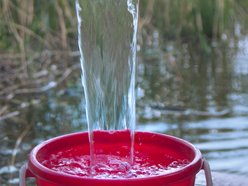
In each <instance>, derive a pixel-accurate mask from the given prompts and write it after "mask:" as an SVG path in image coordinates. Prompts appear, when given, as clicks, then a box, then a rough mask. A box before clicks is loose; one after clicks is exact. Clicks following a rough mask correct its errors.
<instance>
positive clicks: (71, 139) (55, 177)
mask: <svg viewBox="0 0 248 186" xmlns="http://www.w3.org/2000/svg"><path fill="white" fill-rule="evenodd" d="M98 132H99V136H100V137H101V138H102V139H103V140H102V141H101V143H102V144H104V145H105V146H106V147H107V148H105V149H104V151H113V149H115V147H116V146H120V144H121V145H123V144H125V139H126V135H128V134H127V133H125V132H123V133H122V132H119V133H116V134H114V135H113V133H109V132H103V131H98ZM79 146H83V147H84V149H83V150H82V148H80V149H81V150H80V152H79V151H77V150H74V151H70V156H74V155H75V154H77V155H78V154H79V153H85V154H89V142H88V133H87V132H81V133H73V134H68V135H63V136H59V137H56V138H53V139H50V140H48V141H45V142H43V143H41V144H39V145H37V146H36V147H35V148H34V149H33V150H32V151H31V153H30V156H29V161H28V164H26V165H24V166H23V167H22V169H21V171H20V186H25V185H26V183H25V179H26V178H27V177H34V178H35V179H36V183H37V186H71V185H75V186H83V185H87V186H112V185H113V186H116V185H118V186H151V185H152V186H193V185H194V182H195V176H196V174H197V173H198V172H199V171H200V170H201V169H204V171H205V175H206V182H207V186H211V185H212V180H211V174H210V170H209V166H208V164H207V162H206V161H205V160H204V159H203V158H202V155H201V152H200V151H199V150H198V149H197V148H195V147H194V146H193V145H192V144H190V143H189V142H187V141H185V140H182V139H179V138H176V137H173V136H169V135H164V134H157V133H149V132H135V142H134V149H135V150H137V151H144V152H146V153H147V154H149V157H151V158H154V159H156V160H158V161H164V160H163V158H164V156H166V157H171V158H174V159H181V160H187V161H188V163H187V164H186V165H185V166H183V167H180V168H179V169H177V170H175V171H172V172H169V173H166V174H161V175H151V176H145V177H136V178H135V177H130V178H125V179H123V178H114V179H113V178H105V179H102V178H92V177H90V176H89V177H85V176H78V175H72V174H68V173H64V172H61V171H56V170H53V169H51V168H49V167H47V166H45V165H44V163H43V162H44V160H46V159H48V158H50V157H51V156H52V154H53V153H54V152H63V151H66V150H67V149H68V148H70V149H79V148H78V147H79ZM107 153H109V152H107ZM111 153H112V152H111ZM120 156H122V153H120Z"/></svg>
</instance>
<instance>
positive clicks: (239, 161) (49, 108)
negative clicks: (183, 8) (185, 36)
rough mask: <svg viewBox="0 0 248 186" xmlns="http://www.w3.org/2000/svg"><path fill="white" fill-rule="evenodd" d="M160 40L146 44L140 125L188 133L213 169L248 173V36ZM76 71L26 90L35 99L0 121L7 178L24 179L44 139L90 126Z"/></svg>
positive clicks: (1, 170)
mask: <svg viewBox="0 0 248 186" xmlns="http://www.w3.org/2000/svg"><path fill="white" fill-rule="evenodd" d="M154 43H155V44H154V45H151V46H150V47H147V48H146V49H145V50H142V51H144V52H139V57H138V64H137V78H136V82H137V85H136V94H137V95H136V99H137V106H136V107H137V126H136V129H137V130H142V131H153V132H159V133H165V134H170V135H174V136H177V137H180V138H183V139H185V140H188V141H190V142H191V143H193V144H194V145H195V146H196V147H198V148H199V149H200V150H201V152H202V153H203V155H204V157H205V158H206V159H207V160H208V161H209V163H210V166H211V169H212V170H213V171H219V172H224V173H232V174H236V175H243V176H248V166H247V161H248V93H247V90H248V63H247V61H248V38H247V37H244V38H241V39H240V40H239V41H233V42H229V43H228V44H223V45H221V46H220V45H219V44H217V45H215V44H214V43H213V49H212V52H211V53H200V51H199V50H197V49H195V48H194V47H192V46H190V45H187V44H176V43H170V42H168V43H166V45H165V46H166V47H163V48H162V47H159V46H158V45H156V42H154ZM219 48H221V49H219ZM73 74H74V75H73V76H71V78H70V79H69V80H68V82H67V84H66V86H65V87H59V88H58V89H53V90H50V91H49V92H47V93H46V95H42V96H39V97H37V95H36V96H32V97H31V96H30V97H26V98H25V99H26V101H27V103H31V102H32V103H33V104H32V106H29V107H27V108H25V109H22V110H21V114H20V115H19V116H18V117H13V118H11V119H6V120H3V121H0V122H1V123H0V140H1V146H0V185H3V186H4V185H18V182H19V179H18V171H19V168H20V167H21V166H22V165H23V164H24V162H25V161H26V160H27V155H28V153H29V152H30V150H31V149H32V148H33V147H34V146H35V145H37V144H38V143H40V142H41V141H43V140H46V139H49V138H52V137H55V136H58V135H61V134H66V133H71V132H75V131H85V130H87V125H86V116H85V110H84V105H85V102H84V99H83V89H82V86H81V82H80V69H79V68H78V70H77V71H75V73H73ZM38 98H39V99H38Z"/></svg>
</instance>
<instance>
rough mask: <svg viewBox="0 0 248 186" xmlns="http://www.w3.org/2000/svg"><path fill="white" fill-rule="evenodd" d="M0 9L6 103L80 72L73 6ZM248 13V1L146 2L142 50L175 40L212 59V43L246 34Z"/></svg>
mask: <svg viewBox="0 0 248 186" xmlns="http://www.w3.org/2000/svg"><path fill="white" fill-rule="evenodd" d="M0 10H1V11H0V72H1V73H0V101H1V103H2V104H4V105H6V106H7V103H9V102H11V101H12V102H13V98H15V97H17V96H18V95H23V94H24V95H25V94H30V93H31V94H33V93H40V92H44V91H46V90H48V89H50V88H53V87H55V86H58V85H59V84H60V83H63V82H64V81H65V80H66V78H67V77H68V76H69V75H70V74H71V73H72V72H73V71H74V70H78V69H79V68H78V67H79V60H78V57H79V53H78V49H77V28H76V27H77V22H76V16H75V5H74V1H69V0H47V1H41V0H11V1H10V0H2V1H0ZM247 10H248V1H246V0H207V1H205V0H141V1H140V20H139V45H140V46H141V48H142V49H144V50H142V51H145V50H146V48H147V47H149V45H150V44H151V43H154V42H153V41H152V40H154V34H155V36H156V33H157V34H159V39H158V45H159V46H162V47H161V48H163V46H165V45H166V42H167V41H173V42H177V43H178V44H179V45H180V44H182V43H187V44H188V45H189V46H190V45H193V46H194V49H195V50H200V51H201V52H203V53H206V54H207V53H210V52H211V50H212V46H213V43H214V44H215V45H216V44H217V45H218V44H219V43H223V42H229V41H231V40H233V39H234V40H235V39H236V37H238V36H239V35H240V33H237V32H245V31H246V27H247V23H248V22H247V21H246V19H240V17H241V18H242V17H246V15H247ZM240 21H243V22H242V23H240ZM237 24H240V25H243V26H242V28H241V29H239V30H237ZM195 46H196V47H195ZM65 69H66V70H65ZM7 107H8V106H7ZM7 110H8V108H6V107H3V108H2V109H1V110H0V115H1V114H3V113H4V112H5V111H7Z"/></svg>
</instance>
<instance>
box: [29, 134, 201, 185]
mask: <svg viewBox="0 0 248 186" xmlns="http://www.w3.org/2000/svg"><path fill="white" fill-rule="evenodd" d="M81 135H86V136H88V132H76V133H71V134H65V135H62V136H58V137H55V138H52V139H49V140H47V141H44V142H42V143H40V144H39V145H37V146H36V147H35V148H34V149H33V150H32V151H31V153H30V155H29V161H28V169H29V171H30V172H31V173H32V174H33V175H34V176H35V177H36V178H38V179H44V180H48V181H52V180H56V181H58V183H60V181H61V183H64V180H68V183H72V182H73V183H77V182H78V183H82V182H84V181H85V182H101V181H103V179H101V178H91V177H87V178H86V177H80V176H77V175H70V174H67V173H63V172H59V173H58V172H56V171H54V170H52V169H49V168H47V167H45V166H44V165H42V164H41V163H40V162H39V161H38V159H37V154H38V153H39V151H40V150H41V149H42V148H45V147H46V145H48V144H50V143H56V142H58V141H60V140H63V139H65V138H72V137H77V136H81ZM145 135H150V136H151V135H153V136H156V137H157V138H163V139H166V140H172V141H176V142H177V143H178V144H181V145H183V146H187V147H188V148H190V149H191V150H192V152H194V158H193V160H192V161H191V162H190V163H189V164H187V165H186V166H184V167H182V168H180V169H179V170H177V171H175V172H171V173H167V174H164V175H163V174H162V175H153V176H148V177H142V178H141V177H138V178H129V179H122V178H116V179H107V178H106V179H104V182H109V184H114V183H116V184H117V183H119V182H120V181H122V182H123V181H124V182H125V183H132V182H141V181H142V182H143V181H144V182H147V181H149V180H150V181H151V180H160V179H163V180H165V179H166V182H167V181H168V183H171V182H174V181H176V180H178V179H180V178H181V177H182V175H183V178H187V177H194V176H195V175H196V174H197V173H198V172H199V171H200V169H201V168H202V166H203V158H202V154H201V152H200V151H199V150H198V149H197V148H196V147H195V146H193V145H192V144H191V143H189V142H187V141H186V140H183V139H180V138H177V137H174V136H170V135H166V134H160V133H153V132H141V131H136V132H135V141H136V138H138V137H142V136H145ZM61 178H63V180H61Z"/></svg>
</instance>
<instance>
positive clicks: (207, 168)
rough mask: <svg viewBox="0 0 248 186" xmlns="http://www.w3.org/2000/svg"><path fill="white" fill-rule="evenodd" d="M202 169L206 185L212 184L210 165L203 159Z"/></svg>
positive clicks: (211, 185)
mask: <svg viewBox="0 0 248 186" xmlns="http://www.w3.org/2000/svg"><path fill="white" fill-rule="evenodd" d="M202 169H203V170H204V174H205V179H206V184H207V186H213V180H212V175H211V170H210V166H209V163H208V162H207V161H206V160H205V159H203V164H202Z"/></svg>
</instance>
